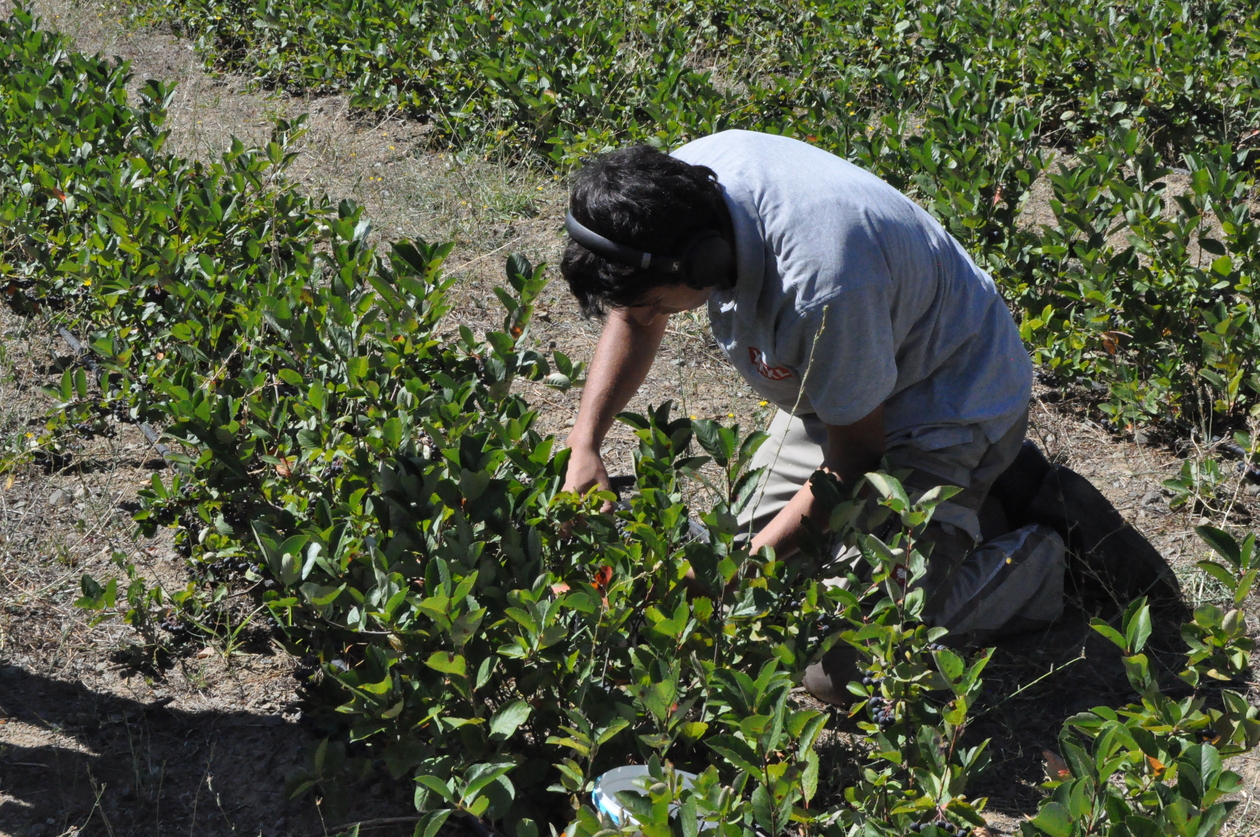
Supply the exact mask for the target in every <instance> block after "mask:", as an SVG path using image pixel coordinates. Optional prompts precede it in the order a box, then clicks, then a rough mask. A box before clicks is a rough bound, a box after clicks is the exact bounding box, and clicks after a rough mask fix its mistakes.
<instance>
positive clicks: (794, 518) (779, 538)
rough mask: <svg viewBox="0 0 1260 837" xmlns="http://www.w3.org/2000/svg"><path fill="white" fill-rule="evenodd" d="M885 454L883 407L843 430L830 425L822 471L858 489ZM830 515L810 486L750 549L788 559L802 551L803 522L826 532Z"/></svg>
mask: <svg viewBox="0 0 1260 837" xmlns="http://www.w3.org/2000/svg"><path fill="white" fill-rule="evenodd" d="M883 454H884V408H883V405H880V406H879V407H876V408H875V410H873V411H872V412H871V413H870V415H868V416H866V417H865V418H863V419H861V420H859V421H857V422H855V423H853V424H850V425H845V426H843V427H839V426H833V425H828V427H827V447H826V451H825V454H824V459H823V465H822V467H823V470H825V471H828V472H829V473H831V474H833V475H834V476H835V477H836V478H837V479H839V480H840V482H841V483H843V484H845V485H854V484H856V483H857V481H858V480H860V479H861V478H862V476H863V475H864V474H866V473H867V472H868V471H872V470H874V469H875V468H878V467H879V462H880V458H881V457H882V456H883ZM830 513H831V510H830V509H823V508H819V504H818V503H817V502H816V501H815V498H814V492H813V489H812V487H811V486H810V484H809V483H808V482H807V483H805V484H804V485H803V486H801V488H800V490H799V491H797V492H796V494H795V496H793V497H792V499H791V500H789V501H788V504H787V505H786V506H784V507H783V509H782V510H780V511H779V513H778V514H776V515H775V516H774V518H773V519H772V520H771V521H770V522H769V523H767V524H766V525H765V527H764V528H762V530H761V531H760V532H758V533H757V535H756V537H754V538H753V539H752V543H751V544H750V546H751V547H752V549H753V551H756V550H758V549H760V548H761V547H763V546H769V547H773V548H774V551H775V555H776V556H777V557H779V558H786V557H788V556H789V555H791V554H792V553H794V552H796V550H797V548H798V544H799V540H800V535H801V531H802V530H803V529H804V525H803V524H802V522H801V521H802V518H806V517H808V518H809V519H810V520H812V521H813V522H814V523H816V524H818V525H819V526H820V527H822V528H823V529H826V528H827V526H828V523H829V522H830V521H829V518H830Z"/></svg>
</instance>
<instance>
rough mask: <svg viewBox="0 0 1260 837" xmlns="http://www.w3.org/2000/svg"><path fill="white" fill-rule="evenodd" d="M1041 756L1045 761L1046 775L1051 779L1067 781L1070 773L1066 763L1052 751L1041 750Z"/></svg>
mask: <svg viewBox="0 0 1260 837" xmlns="http://www.w3.org/2000/svg"><path fill="white" fill-rule="evenodd" d="M1041 756H1042V758H1044V759H1045V760H1046V775H1047V776H1049V777H1050V778H1051V779H1069V778H1071V776H1072V771H1071V770H1070V769H1069V768H1068V763H1067V762H1066V761H1064V760H1063V757H1062V756H1060V755H1059V754H1058V753H1056V752H1055V751H1054V750H1042V751H1041Z"/></svg>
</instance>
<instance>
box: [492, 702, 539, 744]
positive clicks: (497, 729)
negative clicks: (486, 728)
mask: <svg viewBox="0 0 1260 837" xmlns="http://www.w3.org/2000/svg"><path fill="white" fill-rule="evenodd" d="M531 711H532V707H530V705H529V704H528V703H526V702H525V701H523V700H514V701H512V702H511V703H508V704H505V705H504V706H501V707H499V711H498V712H495V713H494V717H493V718H491V719H490V737H491V739H493V740H496V741H502V740H504V739H506V738H511V737H512V735H514V734H515V733H516V730H517V728H518V727H520V725H521V724H523V723H525V721H526V720H527V719H528V718H529V713H530V712H531Z"/></svg>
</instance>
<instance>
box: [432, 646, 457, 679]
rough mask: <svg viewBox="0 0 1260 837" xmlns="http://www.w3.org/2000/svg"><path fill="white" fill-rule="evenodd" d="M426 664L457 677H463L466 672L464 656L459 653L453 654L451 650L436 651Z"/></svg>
mask: <svg viewBox="0 0 1260 837" xmlns="http://www.w3.org/2000/svg"><path fill="white" fill-rule="evenodd" d="M424 664H425V665H427V666H428V667H429V668H431V669H433V670H434V671H440V672H442V673H443V674H450V675H453V676H455V677H463V676H464V672H465V663H464V658H463V657H462V656H460V655H459V654H451V653H450V652H449V651H434V652H433V653H432V654H431V655H430V656H429V659H427V660H425V661H424Z"/></svg>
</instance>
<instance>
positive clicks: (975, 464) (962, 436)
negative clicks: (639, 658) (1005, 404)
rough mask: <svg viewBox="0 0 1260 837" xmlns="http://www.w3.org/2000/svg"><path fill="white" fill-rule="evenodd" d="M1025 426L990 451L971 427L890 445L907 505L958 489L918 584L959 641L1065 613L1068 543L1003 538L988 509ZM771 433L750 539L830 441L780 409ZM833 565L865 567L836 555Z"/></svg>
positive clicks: (936, 523)
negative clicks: (936, 491)
mask: <svg viewBox="0 0 1260 837" xmlns="http://www.w3.org/2000/svg"><path fill="white" fill-rule="evenodd" d="M1027 427H1028V414H1027V413H1025V414H1024V415H1023V416H1021V417H1020V419H1019V420H1018V421H1016V422H1015V424H1014V425H1013V426H1012V427H1011V429H1010V430H1008V431H1007V432H1006V434H1005V435H1003V436H1002V438H1001V439H999V440H998V441H997V442H994V443H990V442H989V440H988V438H987V437H986V436H985V434H984V433H983V432H982V431H981V430H980V428H979V427H975V426H959V427H942V428H930V429H927V430H925V431H921V432H916V433H910V434H904V435H902V436H899V437H895V438H893V439H890V440H889V442H888V447H887V449H886V451H885V459H886V461H887V468H888V471H889V472H890V473H893V474H896V475H898V476H899V477H900V478H901V483H902V485H903V486H904V487H905V489H906V493H907V494H908V495H910V497H911V499H916V498H917V497H919V496H921V495H922V494H923V493H924V492H925V491H927V490H929V489H931V488H934V487H936V486H938V485H954V486H958V487H959V488H961V489H962V491H961V492H959V493H958V494H955V495H954V496H953V497H951V498H950V499H949V500H946V501H945V502H943V503H941V504H940V505H938V506H937V507H936V511H935V513H934V515H933V518H932V522H931V523H930V524H929V525H928V527H927V529H926V531H925V532H924V535H923V536H924V538H926V539H927V540H928V541H930V542H931V543H932V552H931V555H930V558H929V561H928V574H927V576H926V578H925V579H924V580H923V582H922V583H923V585H924V587H925V588H926V589H927V594H928V598H927V604H926V606H925V611H924V618H925V621H927V622H928V623H929V624H933V625H940V626H943V627H947V628H949V629H950V631H951V635H953V636H959V637H964V636H965V637H968V638H971V639H974V640H977V641H985V640H987V639H989V638H992V637H995V636H998V635H1002V634H1011V633H1016V632H1019V631H1022V630H1027V629H1029V628H1033V627H1038V626H1041V625H1045V624H1048V623H1050V622H1052V621H1054V620H1055V619H1056V618H1058V615H1059V613H1060V612H1061V611H1062V607H1063V569H1064V552H1065V549H1064V545H1063V540H1062V539H1061V538H1060V537H1059V535H1058V534H1057V533H1055V532H1054V531H1053V530H1051V529H1050V528H1048V527H1045V526H1035V525H1034V526H1027V527H1024V528H1023V529H1020V530H1018V531H1016V532H1007V531H1006V529H1007V527H1006V526H1005V519H1004V517H1003V516H1002V515H1001V512H1000V511H998V504H996V503H986V502H985V501H986V500H987V499H988V495H989V489H990V488H991V487H992V486H993V483H994V481H995V480H996V479H997V478H998V477H999V476H1000V475H1001V474H1002V472H1003V471H1005V470H1006V469H1007V467H1009V466H1010V464H1011V463H1012V462H1013V461H1014V460H1015V457H1016V455H1017V454H1018V453H1019V449H1020V445H1021V444H1022V443H1023V440H1024V433H1025V431H1026V430H1027ZM769 433H770V438H769V439H767V440H766V441H765V442H764V443H763V444H762V446H761V448H760V449H759V450H758V451H757V455H756V457H754V459H753V463H752V464H753V467H765V468H766V473H765V476H764V477H763V481H762V485H761V486H760V487H759V491H758V493H757V494H755V495H754V496H753V502H752V503H750V504H749V506H748V508H747V509H745V511H744V512H743V513H741V515H740V518H739V522H740V524H741V529H743V530H744V531H751V532H757V531H759V530H760V529H761V528H762V527H763V526H764V525H765V524H766V523H768V522H769V521H770V519H771V518H773V517H774V516H775V515H776V514H778V513H779V511H780V510H782V509H783V507H784V506H786V505H787V503H788V501H789V500H791V499H792V497H793V496H795V494H796V492H797V491H799V490H800V488H801V486H803V485H805V483H806V482H808V481H809V478H810V476H811V475H812V474H813V473H814V471H816V470H817V469H818V468H819V467H820V466H821V465H822V461H823V453H824V445H825V444H826V441H827V434H826V427H825V426H824V425H823V424H822V422H820V421H819V420H818V419H817V418H816V417H814V416H809V417H806V418H803V419H802V418H798V417H796V416H792V415H791V414H789V413H787V412H785V411H782V410H780V411H779V412H778V414H777V415H776V416H775V418H774V420H773V421H772V422H771V424H770V428H769ZM859 527H860V528H866V527H863V526H862V523H861V522H859ZM868 531H869V529H868ZM837 558H838V559H840V560H841V561H844V562H845V563H846V564H847V565H849V566H856V565H857V564H860V563H861V562H860V560H859V561H857V564H854V563H853V561H852V559H853V558H855V556H853V555H843V554H841V553H840V552H837Z"/></svg>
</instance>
